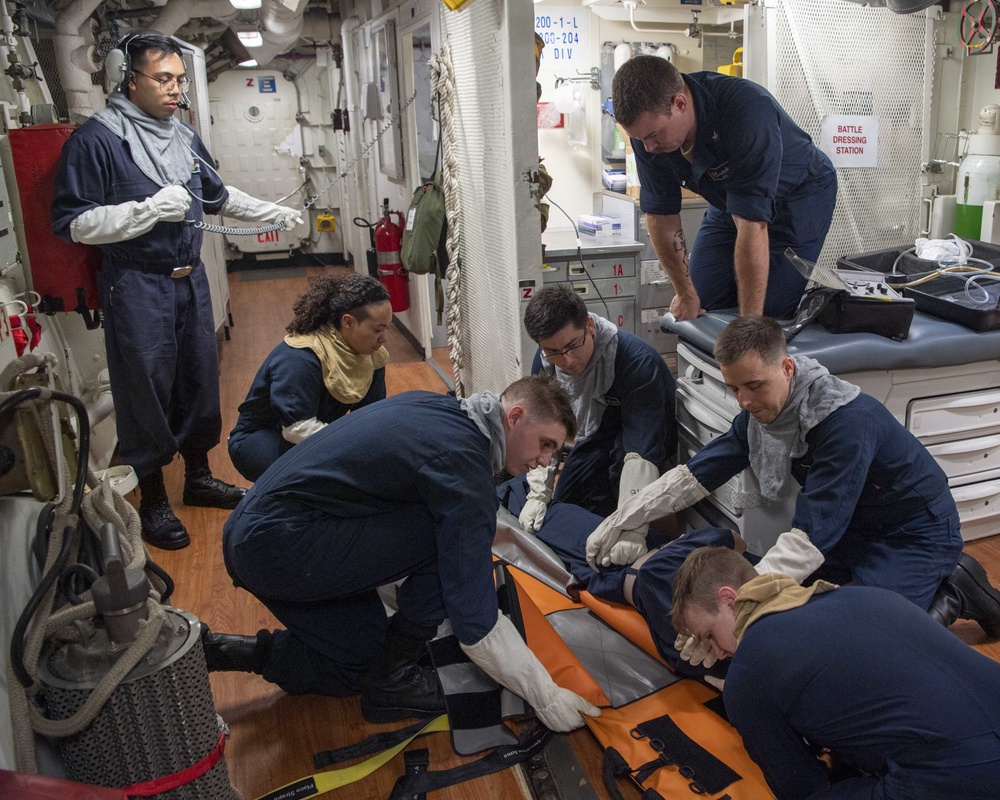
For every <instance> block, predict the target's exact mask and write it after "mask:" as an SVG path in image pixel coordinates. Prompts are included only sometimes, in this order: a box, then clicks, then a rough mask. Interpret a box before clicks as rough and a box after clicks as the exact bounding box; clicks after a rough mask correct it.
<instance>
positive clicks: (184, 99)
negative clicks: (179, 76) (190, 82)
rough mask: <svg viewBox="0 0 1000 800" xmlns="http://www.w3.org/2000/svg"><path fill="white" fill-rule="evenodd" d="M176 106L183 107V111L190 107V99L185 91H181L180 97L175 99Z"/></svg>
mask: <svg viewBox="0 0 1000 800" xmlns="http://www.w3.org/2000/svg"><path fill="white" fill-rule="evenodd" d="M177 107H178V108H183V109H184V110H185V111H188V110H189V109H190V108H191V101H190V100H189V99H188V96H187V92H181V99H180V100H178V101H177Z"/></svg>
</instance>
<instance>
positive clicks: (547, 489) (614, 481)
mask: <svg viewBox="0 0 1000 800" xmlns="http://www.w3.org/2000/svg"><path fill="white" fill-rule="evenodd" d="M524 327H525V329H526V330H527V332H528V336H530V337H531V339H532V340H533V341H534V342H535V343H536V344H537V345H538V352H537V353H536V354H535V360H534V363H533V364H532V365H531V373H532V374H533V375H538V374H540V373H542V374H547V375H551V376H553V377H554V378H555V379H556V380H557V381H558V382H559V384H560V385H561V386H562V387H563V389H565V390H566V393H567V394H568V395H569V397H570V400H571V401H572V403H573V412H574V413H575V414H576V425H577V439H576V443H575V444H574V446H573V449H572V450H571V451H570V453H569V455H568V456H567V457H566V460H565V461H564V462H563V465H562V471H561V472H560V475H559V481H558V484H557V485H556V486H555V491H554V492H553V483H554V476H553V472H554V467H553V468H549V469H548V470H536V471H533V472H531V473H529V475H528V485H529V487H530V491H529V494H528V499H527V502H526V503H525V506H524V510H523V511H522V512H521V515H520V521H521V524H522V525H523V526H524V527H525V529H527V530H529V531H537V530H538V529H539V528H541V526H542V523H543V522H544V519H545V510H546V508H547V506H548V503H549V501H550V500H552V499H555V500H557V501H560V502H564V503H573V504H574V505H578V506H581V507H582V508H585V509H587V510H588V511H592V512H594V513H595V514H600V515H601V516H602V517H604V516H607V515H608V514H610V513H611V512H612V511H614V510H615V508H616V507H617V505H618V500H619V495H620V491H619V490H620V487H621V485H622V484H625V485H626V486H635V485H636V483H637V480H638V481H639V485H640V487H641V486H644V485H645V484H646V483H648V481H649V480H653V479H655V478H656V477H658V476H659V474H660V472H661V471H662V470H663V469H664V467H666V466H667V464H668V463H671V462H673V460H674V459H675V457H676V455H677V426H676V423H675V421H674V394H675V391H676V384H675V382H674V379H673V376H672V375H671V374H670V370H669V369H668V368H667V365H666V364H665V363H664V361H663V357H662V356H660V354H659V353H657V352H656V351H655V350H654V349H653V348H652V347H651V346H650V345H648V344H647V343H646V342H644V341H642V339H640V338H639V337H637V336H634V335H632V334H631V333H628V332H626V331H622V330H619V328H618V326H617V325H615V324H614V323H612V322H609V321H608V320H606V319H604V318H603V317H599V316H598V315H597V314H591V313H589V312H588V311H587V306H586V305H585V304H584V302H583V300H582V299H581V298H580V296H579V295H578V294H577V293H576V292H574V291H572V290H571V289H569V288H567V287H565V286H547V287H545V288H544V289H542V290H541V291H540V292H538V294H536V295H535V296H534V297H533V298H532V299H531V301H530V302H529V303H528V306H527V308H526V309H525V312H524ZM630 454H635V455H631V456H630V458H629V462H630V463H629V465H628V466H626V456H629V455H630ZM623 471H624V473H625V478H624V480H623V478H622V475H623ZM633 475H636V476H638V477H637V478H636V479H633V478H632V476H633ZM625 491H626V493H627V492H628V488H626V490H625Z"/></svg>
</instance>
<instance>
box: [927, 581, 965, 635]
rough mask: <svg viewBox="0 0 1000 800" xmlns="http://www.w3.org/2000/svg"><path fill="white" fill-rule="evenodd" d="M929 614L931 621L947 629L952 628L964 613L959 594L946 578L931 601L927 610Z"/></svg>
mask: <svg viewBox="0 0 1000 800" xmlns="http://www.w3.org/2000/svg"><path fill="white" fill-rule="evenodd" d="M927 613H928V614H930V616H931V619H933V620H934V621H935V622H940V623H941V624H942V625H944V626H945V627H946V628H948V627H950V626H951V624H952V623H953V622H954V621H955V620H956V619H958V615H959V614H960V613H962V601H961V599H960V598H959V596H958V592H956V591H955V589H953V588H952V585H951V580H950V579H949V578H945V579H944V580H943V581H942V582H941V586H940V588H939V589H938V590H937V594H936V595H934V599H933V600H931V607H930V608H928V609H927Z"/></svg>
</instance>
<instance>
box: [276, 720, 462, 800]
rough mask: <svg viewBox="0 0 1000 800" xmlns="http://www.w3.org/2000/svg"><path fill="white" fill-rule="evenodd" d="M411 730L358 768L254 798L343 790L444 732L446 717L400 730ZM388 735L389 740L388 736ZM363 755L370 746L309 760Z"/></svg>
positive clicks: (301, 799)
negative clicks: (429, 735)
mask: <svg viewBox="0 0 1000 800" xmlns="http://www.w3.org/2000/svg"><path fill="white" fill-rule="evenodd" d="M414 728H419V729H418V730H416V731H415V732H413V733H412V735H410V736H409V737H408V738H406V739H403V740H402V741H399V742H398V743H397V744H396V745H395V746H394V747H391V748H390V749H388V750H384V751H382V752H381V753H379V754H378V755H374V756H372V757H371V758H369V759H368V760H367V761H362V762H361V763H360V764H354V765H352V766H350V767H343V768H342V769H335V770H330V771H329V772H318V773H316V774H315V775H307V776H306V777H304V778H299V779H298V780H295V781H292V782H291V783H286V784H285V785H284V786H281V787H279V788H277V789H275V790H274V791H273V792H268V793H267V794H262V795H261V796H260V797H258V798H257V800H287V798H292V797H294V798H295V800H307V799H308V798H310V797H315V796H316V795H319V794H324V793H325V792H332V791H333V790H334V789H339V788H340V787H341V786H346V785H347V784H349V783H354V782H355V781H359V780H361V779H362V778H364V777H367V776H368V775H371V774H372V773H373V772H374V771H375V770H377V769H378V768H379V767H381V766H382V765H383V764H386V763H388V762H389V761H391V760H392V759H393V758H394V757H395V756H396V754H397V753H399V752H400V751H401V750H403V749H404V748H405V747H406V746H407V745H408V744H409V743H410V742H412V741H413V740H414V739H416V738H417V737H418V736H422V735H424V734H427V733H434V732H436V731H446V730H448V716H447V715H446V714H442V715H441V716H440V717H435V718H434V719H432V720H431V721H430V722H426V723H420V725H419V726H418V725H410V726H408V727H407V728H404V729H403V730H405V731H407V732H410V731H413V729H414ZM389 735H390V736H391V734H389ZM383 736H386V734H376V735H375V736H373V737H371V738H372V739H380V737H383ZM365 751H367V752H369V753H370V752H372V746H371V745H368V744H367V743H366V742H361V743H360V744H357V745H351V746H350V747H342V748H340V750H331V751H328V753H317V754H316V755H315V756H313V760H314V761H315V760H316V759H317V758H318V757H320V756H327V757H332V758H334V759H336V760H327V761H326V763H328V764H335V763H337V761H338V760H339V761H343V760H345V759H347V758H352V757H354V756H356V755H359V754H366V753H365ZM345 752H353V753H354V755H343V754H344V753H345ZM331 754H332V755H331Z"/></svg>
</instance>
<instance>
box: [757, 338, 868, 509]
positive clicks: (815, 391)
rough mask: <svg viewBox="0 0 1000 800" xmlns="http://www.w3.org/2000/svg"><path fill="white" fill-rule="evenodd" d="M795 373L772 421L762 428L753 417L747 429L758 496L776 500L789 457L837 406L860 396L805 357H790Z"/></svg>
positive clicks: (788, 471) (800, 451)
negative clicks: (782, 404) (783, 401)
mask: <svg viewBox="0 0 1000 800" xmlns="http://www.w3.org/2000/svg"><path fill="white" fill-rule="evenodd" d="M793 360H794V361H795V374H794V375H792V383H791V386H790V387H789V391H788V400H787V401H786V403H785V407H784V408H783V409H782V410H781V413H780V414H778V416H777V417H776V418H775V420H774V422H769V423H768V424H766V425H762V424H761V423H759V422H757V420H755V419H754V418H753V417H751V418H750V424H749V426H748V427H747V441H748V444H749V446H750V466H751V468H752V469H753V472H754V475H756V476H757V481H758V483H760V493H761V494H762V495H763V496H764V497H766V498H768V499H769V500H780V499H781V497H782V496H783V494H784V490H785V487H786V485H787V484H788V481H789V479H790V478H791V462H792V459H793V458H800V457H801V456H804V455H805V453H806V450H807V449H808V447H807V445H806V435H807V434H808V433H809V431H811V430H812V429H813V428H815V427H816V426H817V425H819V424H820V423H821V422H822V421H823V420H825V419H826V418H827V417H828V416H830V414H832V413H833V412H834V411H836V410H837V409H838V408H840V407H841V406H845V405H847V404H848V403H850V402H851V401H852V400H853V399H854V398H855V397H857V396H858V395H859V394H861V389H859V388H858V387H857V386H855V385H854V384H853V383H848V382H847V381H842V380H841V379H840V378H838V377H836V376H835V375H831V374H830V373H829V371H828V370H827V368H826V367H824V366H823V365H822V364H820V363H819V362H818V361H816V360H815V359H812V358H809V357H807V356H794V357H793Z"/></svg>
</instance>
